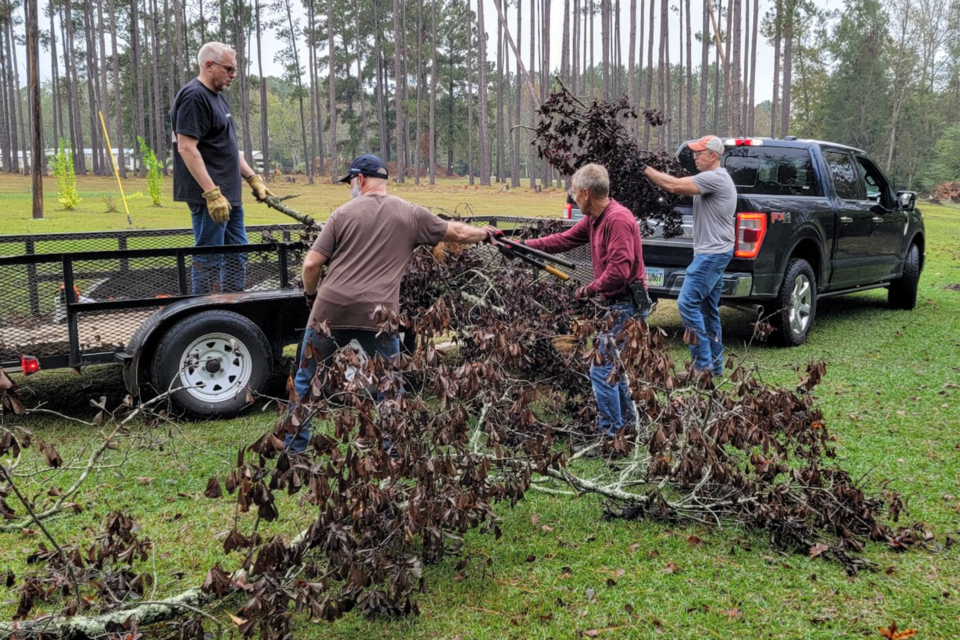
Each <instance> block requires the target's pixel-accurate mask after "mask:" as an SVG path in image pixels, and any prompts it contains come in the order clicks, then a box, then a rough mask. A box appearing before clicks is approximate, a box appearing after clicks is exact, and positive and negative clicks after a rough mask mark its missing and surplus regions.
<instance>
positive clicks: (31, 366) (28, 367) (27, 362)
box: [20, 356, 40, 376]
mask: <svg viewBox="0 0 960 640" xmlns="http://www.w3.org/2000/svg"><path fill="white" fill-rule="evenodd" d="M20 370H21V371H23V375H25V376H28V375H30V374H31V373H36V372H37V371H40V361H39V360H37V359H36V358H35V357H34V356H20Z"/></svg>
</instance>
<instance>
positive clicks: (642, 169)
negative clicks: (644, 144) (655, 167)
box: [640, 161, 647, 178]
mask: <svg viewBox="0 0 960 640" xmlns="http://www.w3.org/2000/svg"><path fill="white" fill-rule="evenodd" d="M640 175H642V176H643V177H644V178H646V177H647V163H646V162H643V161H641V162H640Z"/></svg>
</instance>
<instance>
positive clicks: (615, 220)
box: [526, 164, 647, 436]
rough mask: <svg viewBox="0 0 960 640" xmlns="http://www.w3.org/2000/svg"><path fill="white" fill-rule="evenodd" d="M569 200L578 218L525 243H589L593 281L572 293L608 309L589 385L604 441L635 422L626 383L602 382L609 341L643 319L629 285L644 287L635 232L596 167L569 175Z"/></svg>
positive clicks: (544, 246)
mask: <svg viewBox="0 0 960 640" xmlns="http://www.w3.org/2000/svg"><path fill="white" fill-rule="evenodd" d="M572 182H573V188H572V189H571V193H570V196H571V197H572V198H573V199H574V200H575V201H576V203H577V206H578V207H580V211H582V212H583V215H584V217H583V219H582V220H580V222H578V223H577V224H576V225H574V226H573V227H571V228H570V229H567V230H566V231H564V232H563V233H556V234H553V235H550V236H546V237H544V238H535V239H533V240H527V242H526V244H527V246H528V247H530V248H532V249H539V250H540V251H545V252H547V253H562V252H564V251H569V250H570V249H574V248H576V247H579V246H582V245H584V244H587V243H588V242H589V243H590V259H591V262H593V274H594V279H593V282H591V283H590V284H588V285H586V286H584V287H580V288H579V289H577V297H578V298H581V297H586V296H602V298H603V300H604V302H605V303H606V304H607V305H608V306H609V307H610V312H609V314H610V315H612V316H613V320H614V324H613V328H612V330H611V332H610V333H609V334H602V335H601V336H600V340H601V343H600V348H601V352H602V353H604V355H605V359H604V363H603V364H601V365H596V364H594V365H591V366H590V381H591V382H592V383H593V392H594V395H595V396H596V400H597V412H598V419H597V422H598V426H599V428H600V431H601V432H602V433H603V434H604V435H607V436H612V435H615V434H616V433H617V431H619V430H620V429H621V428H622V427H623V426H624V425H625V424H626V423H630V422H634V421H635V420H636V414H635V412H634V407H633V401H632V400H631V399H630V389H629V387H628V385H627V382H626V380H625V379H623V378H621V379H620V381H619V382H618V383H617V384H616V385H611V384H610V383H609V382H607V378H608V377H609V376H610V372H611V371H612V370H613V363H612V361H611V351H612V348H613V341H614V340H615V339H616V337H617V336H618V335H619V333H620V330H621V329H622V328H623V325H624V324H625V323H626V321H627V320H628V319H629V318H634V317H638V318H646V315H647V310H646V309H643V310H638V309H637V307H636V306H635V304H634V301H633V296H632V295H631V292H630V285H631V284H633V283H634V282H637V281H639V282H643V276H644V269H643V249H642V248H641V246H640V228H639V226H638V225H637V219H636V218H634V216H633V214H632V213H630V210H629V209H627V208H626V207H624V206H623V205H622V204H620V203H619V202H617V201H616V200H613V199H611V198H610V177H609V175H608V174H607V170H606V169H604V168H603V167H602V166H600V165H598V164H588V165H584V166H583V167H581V168H580V169H579V170H578V171H577V172H576V173H575V174H573V180H572Z"/></svg>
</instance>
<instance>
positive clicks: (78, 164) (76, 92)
mask: <svg viewBox="0 0 960 640" xmlns="http://www.w3.org/2000/svg"><path fill="white" fill-rule="evenodd" d="M70 4H71V3H69V2H64V3H63V6H64V11H65V15H64V22H65V23H66V29H67V37H66V40H65V44H64V52H65V53H66V52H68V51H69V52H70V54H69V57H70V60H69V61H67V60H64V67H65V68H66V69H67V74H68V76H69V78H68V80H67V84H68V85H69V86H70V96H69V100H70V118H71V120H72V122H73V125H72V127H71V131H70V145H71V146H72V152H73V166H74V171H76V173H77V175H82V176H85V175H87V163H86V161H85V159H84V154H83V121H82V118H81V117H80V82H79V80H78V79H77V64H76V54H75V52H76V50H77V47H76V40H75V39H74V37H73V13H72V8H71V6H70ZM134 59H137V58H134Z"/></svg>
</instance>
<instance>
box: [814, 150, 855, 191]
mask: <svg viewBox="0 0 960 640" xmlns="http://www.w3.org/2000/svg"><path fill="white" fill-rule="evenodd" d="M823 156H824V158H825V159H826V161H827V166H828V167H830V174H831V175H832V176H833V188H834V190H835V191H836V192H837V197H838V198H840V199H841V200H862V199H863V195H862V193H861V190H860V184H861V183H860V173H859V171H857V169H856V168H855V167H854V166H853V161H852V159H851V158H850V154H848V153H846V152H844V151H825V152H824V154H823Z"/></svg>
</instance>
